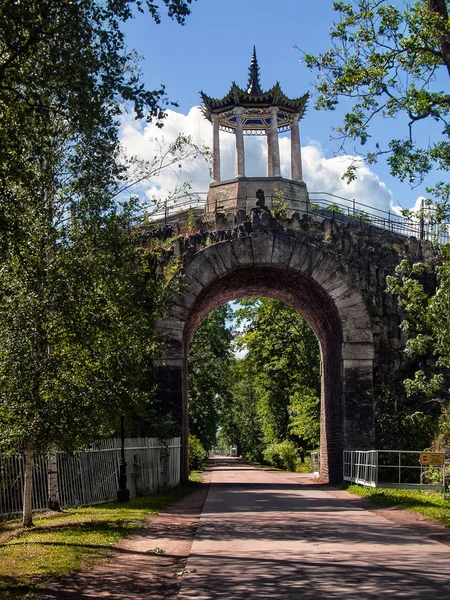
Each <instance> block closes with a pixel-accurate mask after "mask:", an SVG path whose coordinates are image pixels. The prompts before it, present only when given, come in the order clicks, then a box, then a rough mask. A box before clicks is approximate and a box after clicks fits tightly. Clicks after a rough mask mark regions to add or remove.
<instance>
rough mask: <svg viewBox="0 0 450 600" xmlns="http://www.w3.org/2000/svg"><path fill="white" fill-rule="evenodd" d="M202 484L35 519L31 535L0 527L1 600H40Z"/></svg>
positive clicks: (8, 526) (15, 526) (9, 525)
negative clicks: (52, 582)
mask: <svg viewBox="0 0 450 600" xmlns="http://www.w3.org/2000/svg"><path fill="white" fill-rule="evenodd" d="M197 485H198V483H191V484H189V485H187V486H180V487H178V488H176V489H175V490H173V491H171V492H168V493H165V494H157V495H154V496H145V497H141V498H132V499H131V501H130V502H129V503H126V504H118V503H110V504H103V505H100V506H90V507H85V508H74V509H68V510H65V511H64V512H62V513H51V514H49V515H45V516H35V518H34V524H35V526H34V527H32V528H30V529H28V530H23V529H22V528H21V527H20V525H19V524H18V523H7V524H3V525H0V598H2V600H12V599H17V598H29V599H32V598H39V587H40V584H42V581H43V580H45V579H48V578H53V577H57V576H60V575H65V574H67V573H70V572H71V571H74V570H77V569H86V568H89V567H90V566H92V565H93V564H94V563H95V562H97V561H98V560H101V559H102V558H104V557H105V556H106V555H107V554H108V552H109V551H110V550H111V546H112V545H113V544H116V543H117V542H119V541H120V540H123V539H124V538H126V537H128V536H130V535H131V534H133V533H134V532H136V531H137V530H138V529H139V528H140V527H141V526H142V522H143V520H144V519H145V517H146V516H147V515H154V514H157V513H158V512H159V511H161V510H162V509H163V508H164V507H166V506H167V505H169V504H172V503H173V502H175V501H177V500H179V499H180V498H182V497H183V496H185V495H186V494H188V493H190V492H191V491H193V489H195V487H196V486H197ZM7 538H9V539H7ZM2 540H3V541H2Z"/></svg>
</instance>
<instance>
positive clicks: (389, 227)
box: [141, 192, 450, 243]
mask: <svg viewBox="0 0 450 600" xmlns="http://www.w3.org/2000/svg"><path fill="white" fill-rule="evenodd" d="M202 195H204V194H201V193H195V194H193V195H192V196H188V197H184V198H180V199H177V200H176V201H174V202H172V203H166V204H163V205H162V206H159V207H155V210H154V211H153V212H152V213H147V214H143V215H142V218H141V220H142V221H147V222H149V223H152V222H157V223H158V224H160V223H164V224H175V223H179V222H183V223H184V222H186V214H187V213H188V212H189V211H193V212H194V213H195V216H196V217H197V216H201V217H203V218H206V219H207V218H210V217H211V215H210V214H207V213H206V200H205V199H202V198H201V196H202ZM309 199H310V200H309V203H305V204H304V208H293V206H298V199H297V198H296V197H292V198H291V197H289V196H288V195H285V196H284V203H285V205H286V206H287V210H288V213H289V214H292V213H293V212H298V213H299V214H309V215H311V216H312V217H316V218H318V219H319V218H332V219H334V220H335V221H338V222H341V223H350V224H355V225H360V226H368V225H372V226H375V227H377V228H379V229H381V230H385V231H390V232H392V233H395V234H398V235H401V236H405V237H415V238H417V239H418V240H428V241H430V242H434V243H446V242H449V241H450V223H441V224H437V223H435V219H434V216H433V215H434V213H433V211H432V209H429V210H427V211H424V212H423V215H422V218H418V219H417V218H413V217H410V218H407V217H403V216H402V215H399V214H397V213H395V212H393V211H385V210H382V209H380V208H377V207H374V206H370V205H368V204H364V203H361V202H357V201H356V200H355V199H350V198H345V197H343V196H337V195H336V194H330V193H328V192H309ZM265 201H266V206H267V208H268V209H269V210H275V209H276V208H277V207H279V202H280V199H279V198H277V197H276V196H271V197H266V198H265ZM256 202H257V198H256V197H250V196H245V197H242V198H226V199H224V200H220V201H217V202H216V205H215V206H214V211H213V214H214V213H215V212H220V213H225V214H227V213H228V214H230V213H235V212H236V206H238V207H239V209H240V210H243V211H245V213H246V214H249V213H250V211H251V209H252V208H254V207H255V206H256Z"/></svg>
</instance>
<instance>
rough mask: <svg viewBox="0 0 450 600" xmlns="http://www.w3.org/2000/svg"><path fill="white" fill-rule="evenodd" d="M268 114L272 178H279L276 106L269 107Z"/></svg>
mask: <svg viewBox="0 0 450 600" xmlns="http://www.w3.org/2000/svg"><path fill="white" fill-rule="evenodd" d="M269 113H270V138H271V140H270V141H271V144H270V146H271V155H272V156H271V160H272V177H280V146H279V144H278V127H277V123H278V122H277V113H278V107H277V106H270V107H269Z"/></svg>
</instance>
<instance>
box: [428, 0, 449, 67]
mask: <svg viewBox="0 0 450 600" xmlns="http://www.w3.org/2000/svg"><path fill="white" fill-rule="evenodd" d="M428 4H429V6H430V8H431V10H432V11H433V12H435V13H437V14H439V15H441V17H442V19H443V21H444V22H446V23H447V22H448V10H447V4H446V0H428ZM439 41H440V46H441V54H442V60H443V61H444V64H445V65H446V67H447V72H448V74H449V75H450V40H448V39H447V37H446V36H445V35H442V36H441V37H440V40H439Z"/></svg>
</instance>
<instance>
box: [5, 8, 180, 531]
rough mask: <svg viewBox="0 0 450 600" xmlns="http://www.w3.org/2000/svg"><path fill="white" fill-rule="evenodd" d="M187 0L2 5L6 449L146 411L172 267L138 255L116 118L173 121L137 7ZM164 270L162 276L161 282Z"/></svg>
mask: <svg viewBox="0 0 450 600" xmlns="http://www.w3.org/2000/svg"><path fill="white" fill-rule="evenodd" d="M189 4H190V0H187V1H182V0H176V1H172V0H163V2H150V1H148V2H145V3H144V2H141V0H114V1H112V0H111V1H110V0H106V1H105V2H103V1H98V0H83V1H81V0H75V1H73V0H70V1H69V0H29V1H27V2H20V1H18V0H6V1H5V2H3V3H2V5H1V7H0V263H1V265H2V266H1V269H0V313H1V318H2V327H1V328H0V381H1V390H0V432H1V433H0V443H1V444H2V445H6V447H8V448H11V449H20V448H23V447H24V446H26V449H27V468H26V485H25V492H26V493H25V502H24V522H25V523H26V524H30V523H31V511H30V508H31V504H30V502H31V489H30V486H29V485H28V484H29V481H30V477H31V459H32V455H33V451H34V450H35V449H36V448H40V449H47V448H49V447H50V446H51V445H52V444H56V443H58V444H60V445H62V446H64V447H69V448H71V447H73V446H75V445H79V444H80V443H83V442H87V441H89V440H92V439H93V437H94V436H98V435H99V434H102V433H104V432H107V431H110V430H111V428H113V427H114V425H115V419H116V418H117V416H118V414H120V412H125V411H126V410H127V409H128V408H130V409H131V407H133V406H136V405H138V404H139V403H141V402H142V401H148V400H149V393H150V389H149V384H148V381H146V379H147V377H146V374H147V368H148V367H147V365H148V362H149V357H150V355H151V353H152V352H153V351H154V345H153V341H152V340H153V338H152V335H151V329H152V324H153V321H154V319H155V317H156V314H157V311H158V310H159V309H160V308H161V307H162V305H163V304H164V298H165V295H166V294H168V293H170V291H171V290H170V285H171V283H170V282H171V281H172V280H173V278H172V276H173V274H174V270H173V269H172V268H171V266H170V267H169V269H168V270H167V271H166V274H165V273H160V272H159V271H158V270H157V264H156V263H157V256H156V255H157V252H156V253H155V252H153V250H154V249H153V248H147V249H143V248H138V247H137V245H136V243H135V242H136V240H135V239H133V235H132V233H131V230H130V226H131V224H132V222H133V219H134V216H135V208H136V207H135V202H134V200H130V201H128V202H125V203H124V204H118V203H117V202H116V201H115V198H116V195H117V193H118V191H119V190H120V189H121V188H122V187H123V184H124V182H125V181H126V177H127V167H126V164H125V163H124V162H123V161H122V160H119V154H120V146H119V139H118V118H119V116H120V114H121V113H122V111H123V110H125V109H126V107H127V106H131V108H132V109H133V110H134V112H135V114H136V116H137V117H142V116H144V115H146V116H147V118H148V119H152V118H156V119H161V118H162V117H163V113H162V109H163V107H164V106H165V104H166V100H165V97H164V90H163V88H161V89H159V90H156V91H153V92H152V91H148V90H146V89H145V87H144V86H143V85H142V83H141V81H140V78H139V71H138V65H137V64H136V61H135V59H134V55H133V53H132V52H130V51H128V50H127V49H126V47H125V44H124V35H123V32H122V31H121V24H122V23H123V22H124V21H125V20H127V19H128V18H130V17H131V16H132V10H133V9H135V8H136V9H137V10H139V11H144V8H145V7H146V8H147V9H148V12H149V13H150V15H151V16H152V18H153V19H154V20H155V21H156V22H159V20H160V16H159V9H158V6H159V5H161V6H164V5H165V6H166V7H167V9H168V13H169V15H170V16H171V17H173V18H175V19H177V20H178V21H179V22H181V23H183V22H184V18H185V16H186V15H187V14H188V12H189V7H188V5H189ZM157 273H158V275H157Z"/></svg>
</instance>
